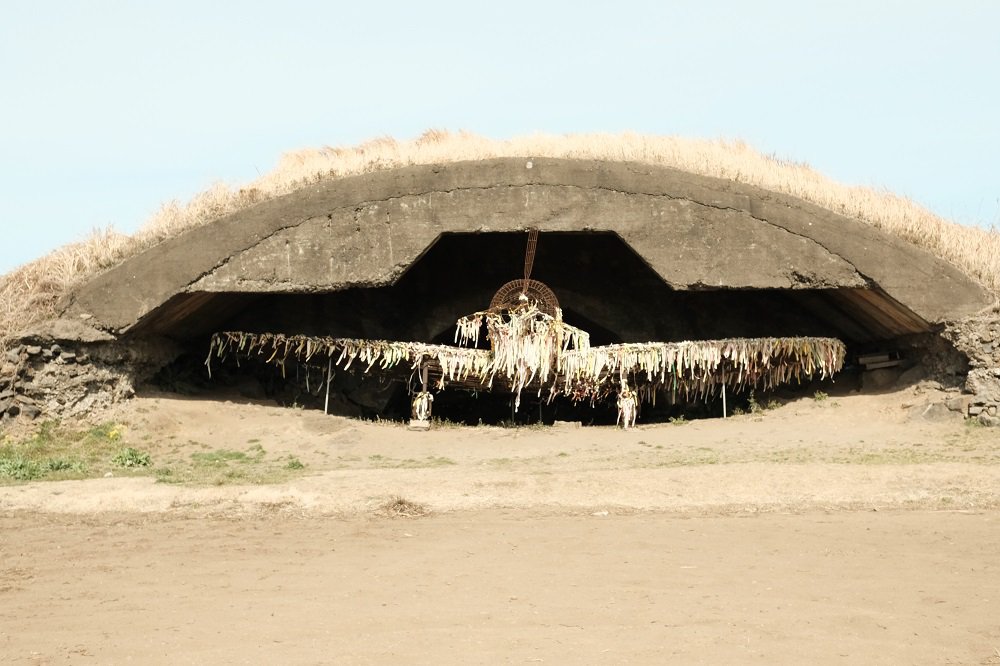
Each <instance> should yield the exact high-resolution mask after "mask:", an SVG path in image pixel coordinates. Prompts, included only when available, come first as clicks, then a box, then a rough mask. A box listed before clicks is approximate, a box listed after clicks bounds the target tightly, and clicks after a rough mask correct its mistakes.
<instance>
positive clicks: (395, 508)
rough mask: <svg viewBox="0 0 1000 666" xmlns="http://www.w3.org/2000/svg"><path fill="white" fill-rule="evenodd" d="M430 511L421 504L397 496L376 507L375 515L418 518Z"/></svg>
mask: <svg viewBox="0 0 1000 666" xmlns="http://www.w3.org/2000/svg"><path fill="white" fill-rule="evenodd" d="M430 512H431V511H430V509H428V508H427V507H426V506H424V505H423V504H418V503H417V502H411V501H410V500H408V499H405V498H403V497H400V496H398V495H396V496H394V497H391V498H389V500H388V501H386V502H383V503H382V504H380V505H379V506H378V509H377V510H376V513H378V514H379V515H383V516H388V517H389V518H420V517H421V516H426V515H427V514H429V513H430Z"/></svg>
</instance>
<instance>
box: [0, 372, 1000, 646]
mask: <svg viewBox="0 0 1000 666" xmlns="http://www.w3.org/2000/svg"><path fill="white" fill-rule="evenodd" d="M926 399H927V396H926V395H923V394H921V389H919V387H918V388H917V389H912V390H911V389H907V390H906V391H902V392H897V393H891V394H885V395H882V396H841V397H835V398H830V399H828V400H824V401H816V400H811V399H805V400H799V401H796V402H794V403H791V404H788V405H785V406H783V407H781V408H779V409H776V410H770V411H767V412H765V413H763V414H757V415H746V416H740V417H737V418H731V419H727V420H726V421H721V420H713V421H697V422H691V423H686V424H663V425H659V426H648V427H641V428H638V429H636V430H634V431H631V432H621V431H617V430H614V429H610V428H579V427H572V426H563V427H556V428H545V429H540V428H450V427H441V428H437V429H435V430H432V431H431V432H429V433H417V432H409V431H407V430H406V429H405V428H403V427H401V426H399V425H395V424H378V423H361V422H357V421H350V420H346V419H340V418H334V417H325V416H324V415H322V414H317V413H314V412H304V411H301V410H286V409H279V408H276V407H267V406H261V405H249V404H242V403H240V402H239V401H236V400H233V401H231V402H227V403H218V402H207V401H201V400H184V399H178V398H175V397H169V396H148V397H144V398H141V399H137V400H135V401H132V402H131V403H130V404H129V405H128V407H127V408H125V409H123V411H121V412H120V413H119V414H116V415H115V417H116V419H118V420H120V421H121V422H123V423H125V424H126V426H127V435H126V438H127V441H128V443H129V444H130V445H133V446H136V447H141V448H143V450H146V451H149V452H150V453H151V455H152V456H153V459H154V461H155V462H156V464H157V465H166V466H169V465H173V464H180V462H182V461H183V460H184V459H185V457H187V456H190V455H191V453H192V452H196V451H205V450H209V451H211V450H217V449H225V450H235V451H242V450H250V449H251V447H258V449H259V448H263V449H264V450H265V451H266V456H267V458H268V459H272V460H285V459H286V458H288V457H290V456H293V457H295V459H296V460H299V461H301V462H302V463H303V464H304V466H305V468H304V469H303V470H301V471H300V472H297V473H296V474H295V475H293V476H292V477H291V478H284V479H282V480H279V482H276V483H268V484H240V483H228V484H223V485H210V486H204V485H195V486H192V485H189V484H176V483H158V482H157V481H156V479H155V478H153V477H129V476H125V477H120V476H115V477H112V478H97V479H89V480H82V481H63V482H48V483H30V484H23V485H11V486H5V487H0V534H2V538H0V661H2V662H3V663H23V664H55V663H95V664H103V663H143V664H148V663H153V664H156V663H163V664H167V663H170V664H175V663H192V664H200V663H239V664H242V663H249V664H256V663H294V664H320V663H542V662H547V663H602V664H603V663H681V664H685V663H713V664H714V663H845V664H847V663H850V664H855V663H884V664H899V663H928V664H944V663H954V664H990V663H1000V433H997V432H995V431H992V430H989V429H983V428H969V427H967V426H964V425H962V424H961V422H960V420H958V419H957V418H956V419H954V420H952V419H948V418H944V419H943V420H940V421H927V420H926V419H924V418H923V417H921V416H919V413H920V412H921V405H922V404H923V403H924V402H926ZM397 497H402V498H405V499H406V500H408V501H410V502H413V503H415V504H417V505H419V506H421V507H423V508H425V509H426V510H427V511H428V514H427V515H425V516H423V517H418V518H401V517H392V516H390V515H386V514H385V513H384V512H383V511H382V510H381V509H380V507H382V506H383V505H384V504H385V503H386V502H387V501H389V500H391V499H392V498H397Z"/></svg>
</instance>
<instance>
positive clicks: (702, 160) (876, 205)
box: [0, 131, 1000, 346]
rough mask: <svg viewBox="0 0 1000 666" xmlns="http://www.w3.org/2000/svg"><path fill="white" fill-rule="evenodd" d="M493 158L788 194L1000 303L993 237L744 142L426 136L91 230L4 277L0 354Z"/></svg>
mask: <svg viewBox="0 0 1000 666" xmlns="http://www.w3.org/2000/svg"><path fill="white" fill-rule="evenodd" d="M491 157H561V158H578V159H599V160H615V161H635V162H642V163H646V164H652V165H659V166H668V167H674V168H678V169H682V170H685V171H690V172H693V173H697V174H702V175H706V176H714V177H719V178H727V179H730V180H733V181H737V182H741V183H746V184H749V185H755V186H758V187H762V188H764V189H769V190H775V191H779V192H784V193H787V194H791V195H793V196H797V197H800V198H802V199H805V200H807V201H811V202H813V203H815V204H818V205H820V206H822V207H824V208H828V209H830V210H833V211H836V212H838V213H842V214H844V215H847V216H850V217H855V218H858V219H860V220H862V221H864V222H867V223H869V224H872V225H874V226H876V227H878V228H879V229H882V230H884V231H887V232H889V233H892V234H895V235H897V236H899V237H901V238H904V239H906V240H908V241H910V242H913V243H915V244H917V245H919V246H921V247H923V248H925V249H927V250H929V251H930V252H931V253H933V254H935V255H937V256H938V257H941V258H942V259H945V260H946V261H949V262H951V263H952V264H954V265H956V266H957V267H959V268H960V269H962V270H963V271H965V272H966V273H967V274H969V275H971V276H973V277H975V278H977V279H978V280H980V281H981V282H983V283H984V284H985V285H987V286H988V287H989V288H991V289H992V290H993V291H994V292H995V293H998V294H1000V232H998V231H996V230H992V231H987V230H985V229H979V228H975V227H966V226H962V225H959V224H956V223H954V222H950V221H948V220H945V219H943V218H941V217H938V216H937V215H934V214H933V213H931V212H930V211H928V210H926V209H924V208H922V207H921V206H919V205H917V204H915V203H914V202H912V201H910V200H909V199H906V198H904V197H900V196H897V195H894V194H892V193H890V192H885V191H880V190H875V189H871V188H868V187H858V186H849V185H842V184H840V183H836V182H834V181H831V180H830V179H829V178H826V177H825V176H823V175H821V174H819V173H817V172H816V171H814V170H813V169H811V168H810V167H808V166H807V165H804V164H799V163H794V162H788V161H784V160H778V159H775V158H773V157H769V156H767V155H762V154H761V153H759V152H757V151H756V150H754V149H753V148H751V147H749V146H748V145H747V144H745V143H743V142H742V141H721V140H717V141H710V140H702V139H685V138H680V137H653V136H641V135H638V134H572V135H565V136H554V135H544V134H536V135H531V136H524V137H517V138H514V139H509V140H503V141H498V140H493V139H487V138H484V137H481V136H477V135H475V134H470V133H467V132H459V133H450V132H440V131H428V132H426V133H424V134H423V135H422V136H420V137H419V138H417V139H415V140H412V141H396V140H395V139H391V138H380V139H375V140H373V141H369V142H367V143H364V144H361V145H360V146H354V147H344V148H329V147H327V148H318V149H309V150H300V151H296V152H293V153H288V154H287V155H285V156H284V157H282V159H281V161H280V162H279V163H278V166H277V167H276V168H275V169H274V170H273V171H271V172H270V173H268V174H265V175H264V176H261V177H260V178H258V179H257V180H256V181H254V182H252V183H249V184H247V185H244V186H243V187H239V188H235V189H234V188H230V187H228V186H225V185H221V184H218V185H215V186H213V187H212V188H210V189H209V190H207V191H205V192H203V193H202V194H199V195H197V196H196V197H194V198H193V199H192V200H191V201H189V202H187V203H183V204H182V203H179V202H176V201H172V202H170V203H167V204H165V205H164V206H163V207H162V208H161V209H160V210H159V211H158V212H157V213H156V214H154V215H153V216H152V218H151V219H150V220H149V221H148V222H147V223H146V224H145V226H143V227H142V228H141V229H140V230H139V232H138V233H136V234H135V235H133V236H126V235H123V234H118V233H116V232H113V231H99V232H95V233H94V234H93V235H92V236H91V237H90V238H88V239H86V240H84V241H82V242H79V243H74V244H71V245H67V246H65V247H62V248H59V249H57V250H55V251H54V252H52V253H51V254H49V255H47V256H45V257H42V258H41V259H38V260H37V261H34V262H32V263H30V264H27V265H26V266H22V267H21V268H19V269H16V270H15V271H13V272H11V273H9V274H7V275H5V276H3V277H0V346H2V342H3V341H4V340H6V339H9V338H10V337H11V336H12V335H14V334H15V333H16V332H17V331H19V330H22V329H23V328H24V327H26V326H30V325H31V324H32V323H35V322H37V321H40V320H43V319H46V318H48V317H50V316H52V315H53V314H54V312H55V308H56V304H57V302H58V301H59V299H60V298H61V297H62V296H63V295H65V294H66V293H67V292H69V291H70V290H71V289H72V288H73V287H75V286H77V285H78V284H80V283H82V282H84V281H86V280H87V279H88V278H90V277H92V276H94V275H96V274H97V273H98V272H100V271H103V270H106V269H108V268H110V267H113V266H115V265H116V264H118V263H120V262H122V261H124V260H125V259H127V258H128V257H130V256H133V255H135V254H138V253H139V252H141V251H143V250H145V249H146V248H148V247H151V246H152V245H155V244H156V243H159V242H160V241H162V240H164V239H166V238H170V237H172V236H176V235H178V234H180V233H182V232H183V231H185V230H187V229H190V228H191V227H195V226H198V225H202V224H205V223H207V222H211V221H213V220H215V219H218V218H219V217H221V216H223V215H226V214H228V213H232V212H235V211H237V210H240V209H243V208H246V207H248V206H251V205H253V204H255V203H257V202H259V201H263V200H266V199H271V198H274V197H277V196H280V195H282V194H286V193H288V192H292V191H294V190H296V189H298V188H301V187H303V186H305V185H307V184H309V183H315V182H317V181H322V180H328V179H332V178H340V177H343V176H350V175H356V174H362V173H370V172H373V171H380V170H386V169H392V168H395V167H399V166H406V165H412V164H435V163H442V162H458V161H462V160H476V159H487V158H491Z"/></svg>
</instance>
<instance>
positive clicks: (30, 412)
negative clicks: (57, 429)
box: [21, 405, 42, 419]
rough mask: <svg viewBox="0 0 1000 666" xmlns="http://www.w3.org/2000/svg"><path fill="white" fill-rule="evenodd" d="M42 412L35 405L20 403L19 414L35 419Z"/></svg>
mask: <svg viewBox="0 0 1000 666" xmlns="http://www.w3.org/2000/svg"><path fill="white" fill-rule="evenodd" d="M41 413H42V410H41V409H39V408H38V407H36V406H35V405H21V416H26V417H28V418H29V419H36V418H38V416H39V415H40V414H41Z"/></svg>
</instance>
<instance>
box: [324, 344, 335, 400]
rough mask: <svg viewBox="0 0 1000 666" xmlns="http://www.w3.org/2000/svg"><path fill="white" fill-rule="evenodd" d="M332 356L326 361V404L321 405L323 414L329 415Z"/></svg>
mask: <svg viewBox="0 0 1000 666" xmlns="http://www.w3.org/2000/svg"><path fill="white" fill-rule="evenodd" d="M331 375H333V355H332V354H331V355H330V356H329V357H328V358H327V359H326V402H324V403H323V413H324V414H329V413H330V380H331V379H333V377H332V376H331Z"/></svg>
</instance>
